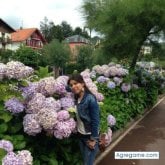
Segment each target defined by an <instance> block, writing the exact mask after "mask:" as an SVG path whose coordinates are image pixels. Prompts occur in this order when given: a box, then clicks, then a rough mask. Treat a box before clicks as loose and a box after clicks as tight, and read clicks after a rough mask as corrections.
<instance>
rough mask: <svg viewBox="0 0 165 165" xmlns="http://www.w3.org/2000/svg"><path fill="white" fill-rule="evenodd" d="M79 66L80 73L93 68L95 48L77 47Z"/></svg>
mask: <svg viewBox="0 0 165 165" xmlns="http://www.w3.org/2000/svg"><path fill="white" fill-rule="evenodd" d="M77 49H78V54H77V64H78V68H79V71H83V70H84V69H86V68H90V67H91V66H92V60H93V56H92V54H93V48H92V47H91V46H80V47H77Z"/></svg>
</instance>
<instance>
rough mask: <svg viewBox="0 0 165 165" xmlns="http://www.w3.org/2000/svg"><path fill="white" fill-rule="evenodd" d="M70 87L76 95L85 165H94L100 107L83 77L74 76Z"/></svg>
mask: <svg viewBox="0 0 165 165" xmlns="http://www.w3.org/2000/svg"><path fill="white" fill-rule="evenodd" d="M68 85H69V86H70V88H71V90H72V92H73V93H74V95H75V102H76V108H77V113H76V117H77V129H78V134H79V139H80V150H81V153H82V156H83V161H84V165H93V162H94V160H95V157H96V154H97V152H98V140H99V123H100V117H99V106H98V104H97V100H96V98H95V96H94V95H93V94H92V93H91V92H90V91H89V90H88V88H87V87H86V85H85V82H84V80H83V78H82V76H81V75H79V74H74V75H72V76H71V77H70V78H69V80H68Z"/></svg>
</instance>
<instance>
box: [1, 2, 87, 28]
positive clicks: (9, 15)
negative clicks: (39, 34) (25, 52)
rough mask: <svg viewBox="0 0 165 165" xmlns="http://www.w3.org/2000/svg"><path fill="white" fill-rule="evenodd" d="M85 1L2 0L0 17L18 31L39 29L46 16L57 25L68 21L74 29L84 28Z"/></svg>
mask: <svg viewBox="0 0 165 165" xmlns="http://www.w3.org/2000/svg"><path fill="white" fill-rule="evenodd" d="M82 1H83V0H0V17H1V18H2V19H3V20H4V21H5V22H7V23H8V24H9V25H10V26H11V27H13V28H15V29H18V28H20V26H23V28H31V27H37V28H40V21H43V18H44V17H45V16H46V17H47V18H48V20H49V21H53V22H54V23H55V25H57V24H60V23H61V22H62V21H67V22H68V23H69V24H70V25H71V26H72V27H73V28H75V27H77V26H80V27H81V28H83V26H84V20H83V16H82V14H81V13H80V6H81V4H82Z"/></svg>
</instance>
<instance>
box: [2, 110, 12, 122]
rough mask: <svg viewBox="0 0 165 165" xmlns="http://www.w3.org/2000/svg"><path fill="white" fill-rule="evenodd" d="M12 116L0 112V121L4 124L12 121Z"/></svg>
mask: <svg viewBox="0 0 165 165" xmlns="http://www.w3.org/2000/svg"><path fill="white" fill-rule="evenodd" d="M12 118H13V117H12V115H11V114H10V113H8V112H0V119H2V120H4V121H5V123H7V122H9V121H10V120H11V119H12Z"/></svg>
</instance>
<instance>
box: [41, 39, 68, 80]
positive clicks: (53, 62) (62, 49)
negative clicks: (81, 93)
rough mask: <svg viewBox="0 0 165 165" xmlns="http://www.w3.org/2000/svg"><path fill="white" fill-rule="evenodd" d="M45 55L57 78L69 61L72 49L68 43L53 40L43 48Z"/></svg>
mask: <svg viewBox="0 0 165 165" xmlns="http://www.w3.org/2000/svg"><path fill="white" fill-rule="evenodd" d="M43 54H44V55H45V57H46V59H47V60H48V63H49V65H50V66H52V67H53V69H54V74H55V77H57V76H58V75H59V70H60V69H62V68H63V67H64V66H65V64H66V63H67V62H68V61H69V57H70V48H69V45H68V44H67V43H63V42H62V43H61V42H59V41H58V40H53V41H51V42H50V43H49V44H47V45H45V46H44V47H43Z"/></svg>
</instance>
